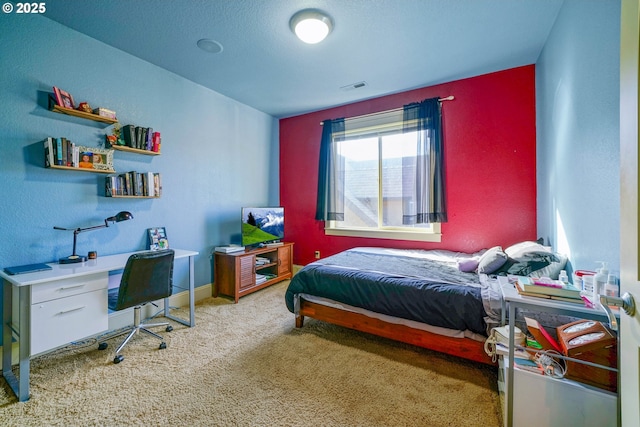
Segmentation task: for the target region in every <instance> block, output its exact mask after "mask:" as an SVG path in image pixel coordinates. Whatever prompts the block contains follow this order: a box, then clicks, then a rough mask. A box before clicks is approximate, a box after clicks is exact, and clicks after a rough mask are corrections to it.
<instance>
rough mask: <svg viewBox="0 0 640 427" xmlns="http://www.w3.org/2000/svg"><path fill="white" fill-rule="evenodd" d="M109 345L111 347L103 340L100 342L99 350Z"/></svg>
mask: <svg viewBox="0 0 640 427" xmlns="http://www.w3.org/2000/svg"><path fill="white" fill-rule="evenodd" d="M107 347H109V344H107V343H106V342H101V343H100V344H98V350H106V349H107Z"/></svg>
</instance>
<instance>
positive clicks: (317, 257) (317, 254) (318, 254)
mask: <svg viewBox="0 0 640 427" xmlns="http://www.w3.org/2000/svg"><path fill="white" fill-rule="evenodd" d="M315 257H316V259H320V251H316V252H315Z"/></svg>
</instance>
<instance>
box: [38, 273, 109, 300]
mask: <svg viewBox="0 0 640 427" xmlns="http://www.w3.org/2000/svg"><path fill="white" fill-rule="evenodd" d="M108 285H109V273H107V272H104V273H97V274H92V275H89V276H82V277H69V278H66V279H61V280H56V281H54V282H49V283H43V284H41V285H33V286H31V304H36V303H39V302H43V301H51V300H54V299H58V298H65V297H69V296H72V295H78V294H81V293H84V292H92V291H95V290H98V289H106V288H107V286H108Z"/></svg>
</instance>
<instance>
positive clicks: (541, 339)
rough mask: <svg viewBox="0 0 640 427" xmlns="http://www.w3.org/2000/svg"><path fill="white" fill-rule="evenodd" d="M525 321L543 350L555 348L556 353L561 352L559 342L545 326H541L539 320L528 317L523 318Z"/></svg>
mask: <svg viewBox="0 0 640 427" xmlns="http://www.w3.org/2000/svg"><path fill="white" fill-rule="evenodd" d="M524 320H525V322H527V329H528V330H529V332H530V333H531V335H533V337H534V338H535V339H536V341H538V343H539V344H540V345H541V346H542V348H544V349H545V350H555V351H557V352H558V353H561V354H562V349H561V348H560V344H558V341H556V340H555V339H554V338H553V337H552V336H551V335H549V332H547V330H546V329H545V328H543V327H542V325H541V324H540V322H538V321H537V320H536V319H531V318H529V317H525V318H524Z"/></svg>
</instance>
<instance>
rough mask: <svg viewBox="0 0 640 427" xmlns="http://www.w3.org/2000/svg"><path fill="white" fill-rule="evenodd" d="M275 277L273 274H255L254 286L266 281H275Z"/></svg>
mask: <svg viewBox="0 0 640 427" xmlns="http://www.w3.org/2000/svg"><path fill="white" fill-rule="evenodd" d="M276 277H277V276H276V275H275V274H259V273H256V285H259V284H261V283H265V282H266V281H268V280H271V279H275V278H276Z"/></svg>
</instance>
